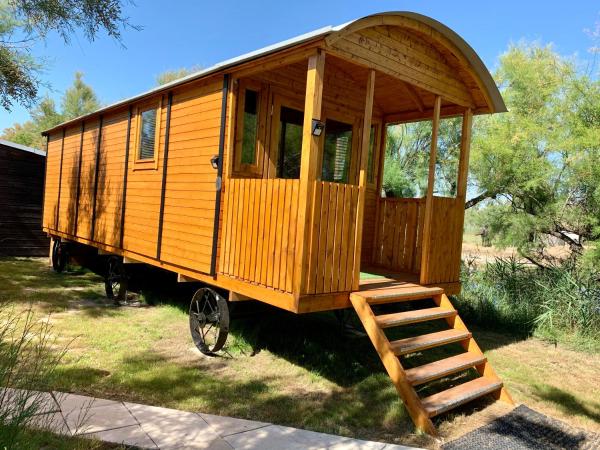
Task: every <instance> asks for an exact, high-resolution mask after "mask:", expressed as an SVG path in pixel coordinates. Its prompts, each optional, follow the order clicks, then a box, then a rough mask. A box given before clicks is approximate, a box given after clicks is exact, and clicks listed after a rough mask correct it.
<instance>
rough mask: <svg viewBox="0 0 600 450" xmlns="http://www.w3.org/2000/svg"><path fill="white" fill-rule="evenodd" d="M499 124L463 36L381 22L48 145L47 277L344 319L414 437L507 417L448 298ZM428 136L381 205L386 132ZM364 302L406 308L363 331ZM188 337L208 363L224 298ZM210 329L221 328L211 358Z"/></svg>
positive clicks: (244, 59)
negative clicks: (473, 142)
mask: <svg viewBox="0 0 600 450" xmlns="http://www.w3.org/2000/svg"><path fill="white" fill-rule="evenodd" d="M503 111H505V106H504V103H503V101H502V98H501V96H500V94H499V92H498V90H497V88H496V86H495V84H494V82H493V80H492V78H491V76H490V74H489V72H488V71H487V69H486V68H485V66H484V65H483V63H482V62H481V60H480V59H479V58H478V57H477V55H476V54H475V52H474V51H473V50H472V49H471V48H470V47H469V46H468V44H467V43H466V42H464V41H463V40H462V39H461V38H460V37H459V36H458V35H456V34H455V33H454V32H452V31H451V30H449V29H448V28H446V27H445V26H443V25H442V24H440V23H438V22H436V21H434V20H432V19H430V18H427V17H424V16H421V15H418V14H414V13H406V12H398V13H397V12H393V13H383V14H376V15H373V16H369V17H365V18H362V19H359V20H356V21H353V22H350V23H348V24H345V25H342V26H339V27H328V28H324V29H321V30H317V31H315V32H313V33H309V34H306V35H303V36H300V37H298V38H295V39H292V40H289V41H286V42H282V43H280V44H277V45H274V46H271V47H267V48H265V49H262V50H259V51H257V52H253V53H250V54H247V55H244V56H241V57H239V58H235V59H233V60H229V61H225V62H224V63H221V64H218V65H216V66H214V67H212V68H209V69H206V70H203V71H201V72H198V73H195V74H192V75H190V76H187V77H185V78H182V79H180V80H177V81H174V82H172V83H170V84H167V85H164V86H160V87H158V88H156V89H154V90H151V91H149V92H146V93H144V94H141V95H139V96H136V97H134V98H131V99H128V100H125V101H122V102H119V103H117V104H114V105H111V106H108V107H105V108H103V109H101V110H100V111H97V112H95V113H93V114H90V115H88V116H84V117H80V118H78V119H75V120H71V121H69V122H66V123H63V124H61V125H59V126H57V127H55V128H53V129H51V130H48V131H47V132H46V133H45V134H46V136H47V138H48V164H47V175H46V185H45V202H44V215H43V227H44V230H45V231H46V232H47V233H48V234H49V235H50V236H52V237H53V238H54V241H55V244H54V254H53V255H54V262H55V267H57V269H60V268H61V267H62V266H63V265H64V260H65V258H64V256H65V254H66V253H65V250H66V247H65V245H66V244H67V243H79V244H85V245H88V246H93V247H96V248H97V249H99V251H101V252H103V253H109V254H112V255H116V256H117V258H112V259H111V260H110V261H111V262H110V270H109V273H108V278H107V292H108V293H109V294H112V295H115V296H118V295H122V292H121V291H122V290H123V289H122V286H120V285H119V283H120V282H122V281H123V280H124V279H125V278H124V277H123V276H122V274H123V270H124V269H123V267H122V265H121V261H125V262H129V261H136V262H143V263H147V264H152V265H154V266H158V267H162V268H164V269H167V270H170V271H173V272H176V273H178V274H179V277H180V280H181V281H186V280H196V281H202V282H205V283H206V284H207V285H209V286H212V287H217V288H220V289H224V290H227V291H229V292H230V293H231V295H230V300H231V301H234V300H238V299H243V298H252V299H257V300H260V301H263V302H266V303H270V304H272V305H275V306H277V307H280V308H283V309H286V310H288V311H292V312H295V313H305V312H312V311H323V310H333V309H340V308H348V307H353V308H354V309H355V310H356V312H357V313H358V316H359V317H360V319H361V321H362V323H363V324H364V327H365V329H366V331H367V333H368V335H369V337H370V338H371V340H372V341H373V345H374V346H375V348H376V350H377V352H378V353H379V355H380V356H381V359H382V361H383V363H384V365H385V368H386V369H387V371H388V373H389V374H390V377H391V378H392V381H393V382H394V384H395V385H396V387H397V389H398V392H399V393H400V395H401V396H402V398H403V400H404V402H405V404H406V407H407V409H408V410H409V412H410V414H411V416H412V417H413V419H414V421H415V423H416V424H417V426H418V427H419V428H421V429H423V430H425V431H427V432H429V433H435V429H434V426H433V424H432V421H431V417H433V416H435V415H437V414H440V413H442V412H445V411H447V410H449V409H451V408H453V407H455V406H457V405H459V404H462V403H465V402H467V401H469V400H472V399H474V398H477V397H480V396H482V395H485V394H489V393H493V394H494V395H496V397H498V398H502V399H504V400H506V401H509V402H510V401H511V400H510V397H509V395H508V393H507V392H506V390H505V388H503V386H502V382H501V381H500V380H499V379H498V377H497V376H496V375H495V373H494V372H493V370H492V368H491V367H490V365H489V363H488V362H487V361H486V359H485V357H484V356H483V355H482V353H481V351H480V350H479V348H478V347H477V344H476V343H475V342H474V340H473V338H472V336H471V334H470V333H469V332H468V330H467V329H466V327H465V325H464V323H463V322H462V321H461V320H460V318H459V317H458V315H457V312H456V310H455V309H454V308H453V306H452V304H451V303H450V301H449V299H448V297H447V295H450V294H456V293H458V292H459V290H460V281H459V271H460V256H461V242H462V232H463V218H464V203H465V196H466V183H467V172H468V160H469V145H470V134H471V124H472V118H473V115H474V114H491V113H496V112H503ZM448 117H462V121H463V124H462V140H461V144H460V147H461V148H460V157H459V161H458V170H457V173H456V190H455V191H456V193H455V195H454V196H453V197H441V196H438V195H436V193H435V192H434V185H435V173H436V170H435V167H436V151H437V143H438V129H439V124H440V121H441V120H443V119H444V118H448ZM424 120H427V121H431V126H432V139H431V145H430V155H429V161H430V164H429V176H428V185H427V186H428V187H427V190H426V192H425V195H424V196H423V197H422V198H410V199H399V198H383V197H382V196H381V186H382V178H383V163H384V151H385V141H386V129H387V126H388V125H389V124H397V123H403V122H414V121H424ZM71 245H72V244H71ZM361 271H362V272H367V273H369V274H372V275H363V276H362V277H361ZM377 276H378V277H377ZM115 289H119V291H115ZM119 293H120V294H119ZM426 299H429V300H428V301H430V302H431V301H433V303H432V304H431V307H426V308H424V307H423V305H425V304H426V303H424V302H425V301H426ZM409 301H410V302H409ZM375 304H377V305H384V306H389V304H394V305H397V304H401V305H403V308H404V309H403V310H402V311H400V312H395V313H392V314H384V315H375V312H378V310H377V308H375V309H372V305H375ZM407 305H410V307H407ZM379 308H380V309H381V307H379ZM190 320H191V323H192V335H193V336H194V340H195V342H196V344H197V345H198V346H199V347H200V348H201V350H203V351H214V350H215V349H218V348H219V347H220V346H222V344H223V342H224V337H223V336H226V329H227V326H228V314H227V303H226V302H225V300H224V299H223V298H221V296H219V295H218V294H216V293H215V292H214V291H213V290H212V289H210V288H205V289H202V290H200V291H199V292H198V293H197V295H196V296H194V299H193V301H192V306H191V315H190ZM439 320H441V321H443V322H444V323H446V324H447V327H446V328H447V329H446V330H442V331H438V332H435V333H428V334H425V335H420V336H416V337H410V338H405V339H401V340H390V339H388V337H387V335H386V333H385V332H384V329H388V328H391V327H398V326H402V327H404V326H406V325H407V324H411V323H417V322H425V321H439ZM208 329H210V330H215V329H216V330H219V331H218V332H217V333H216V334H215V339H214V341H213V342H212V343H209V342H208V340H207V339H208V338H207V334H206V331H207V330H208ZM449 343H459V344H461V345H462V349H463V352H462V353H460V354H458V355H455V356H452V357H448V358H444V359H442V360H439V361H436V362H430V363H427V364H425V365H422V366H420V367H416V368H411V369H407V368H406V367H405V365H404V362H403V359H402V358H403V355H406V354H412V353H415V352H421V351H424V350H426V349H430V348H433V347H439V346H442V345H446V344H449ZM469 368H475V369H476V371H477V373H478V374H479V377H476V378H475V379H473V380H471V381H468V382H467V383H464V384H461V385H459V386H456V387H453V388H451V389H449V390H445V391H442V392H440V393H436V394H433V395H431V396H428V397H426V398H421V397H419V395H418V394H417V391H416V390H415V387H414V386H417V385H421V384H423V383H426V382H429V381H431V380H435V379H438V378H442V377H446V376H448V375H449V374H454V373H457V372H461V371H465V370H467V369H469Z"/></svg>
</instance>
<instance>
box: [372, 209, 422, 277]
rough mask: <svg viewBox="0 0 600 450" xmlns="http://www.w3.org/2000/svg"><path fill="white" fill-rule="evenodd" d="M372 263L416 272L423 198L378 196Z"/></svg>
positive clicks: (397, 269)
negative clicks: (378, 204) (377, 214)
mask: <svg viewBox="0 0 600 450" xmlns="http://www.w3.org/2000/svg"><path fill="white" fill-rule="evenodd" d="M379 202H380V206H379V208H380V209H379V221H378V223H377V224H376V229H375V249H374V251H373V264H374V265H375V266H378V267H383V268H385V269H388V270H392V271H395V272H409V273H419V270H420V267H421V248H422V240H423V218H424V214H423V213H424V208H425V199H422V198H380V199H379Z"/></svg>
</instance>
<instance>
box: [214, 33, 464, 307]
mask: <svg viewBox="0 0 600 450" xmlns="http://www.w3.org/2000/svg"><path fill="white" fill-rule="evenodd" d="M402 39H412V40H413V41H417V40H418V39H416V38H414V37H413V38H409V37H408V36H403V37H402ZM432 55H433V54H431V55H429V58H434V57H433V56H432ZM363 56H364V55H363ZM357 61H358V60H357V59H356V58H351V57H349V56H348V55H347V54H346V53H344V51H342V50H340V49H339V48H336V47H335V46H331V47H328V48H316V49H312V50H311V51H306V53H303V54H302V55H298V56H293V55H290V56H288V57H285V58H281V59H279V60H278V61H276V62H273V64H272V65H270V64H263V65H261V66H259V67H249V68H244V69H243V70H241V71H240V72H238V73H235V74H233V77H232V81H231V94H230V102H229V116H228V117H230V121H229V127H228V146H227V147H228V148H229V153H228V154H227V159H226V165H225V168H226V172H225V173H224V189H223V190H224V205H223V220H222V223H221V232H220V236H221V237H220V252H219V253H220V257H219V268H218V274H219V276H221V277H226V278H227V279H234V280H236V281H239V282H242V283H247V284H250V285H252V286H256V287H260V288H265V289H267V290H270V291H271V292H277V293H282V294H286V295H290V296H292V297H293V299H294V301H293V303H294V305H295V306H294V307H292V308H289V307H286V308H288V309H292V310H294V311H296V312H308V311H313V310H323V309H335V308H340V307H348V306H350V303H349V294H350V293H351V292H355V291H360V290H363V289H367V288H369V285H372V284H373V283H376V282H374V281H373V280H361V278H360V274H361V272H370V273H373V274H383V275H385V276H386V277H385V278H384V279H385V280H386V281H385V282H387V283H412V287H413V288H415V289H418V288H419V286H442V287H443V288H444V289H446V291H447V292H449V293H451V294H452V293H456V292H458V291H459V290H460V282H459V271H460V251H461V243H462V229H463V218H464V200H465V196H466V176H467V165H468V152H469V144H470V131H471V122H472V116H473V112H474V107H475V106H476V104H475V103H473V101H472V98H470V97H469V98H470V99H468V98H467V97H468V96H465V95H466V94H464V92H463V93H462V94H460V95H459V94H458V93H457V92H458V91H461V92H462V90H461V89H462V88H456V86H455V87H454V88H448V90H447V92H445V94H447V95H441V93H440V92H439V89H440V88H439V86H440V85H438V84H436V83H432V85H434V88H432V89H431V90H428V89H427V84H426V83H420V82H418V81H415V83H414V84H412V83H410V82H409V81H407V80H406V79H405V78H404V77H403V76H402V74H401V73H400V72H393V71H392V70H389V69H388V68H386V67H384V66H381V65H378V64H372V63H370V62H369V61H368V60H366V59H365V60H360V61H358V62H359V63H357ZM437 64H438V66H439V67H438V68H441V67H442V58H440V59H439V60H438V61H437ZM440 70H441V69H440ZM442 72H444V74H445V75H444V76H449V75H448V72H449V69H448V68H446V69H444V70H442ZM446 81H448V80H446ZM449 83H450V84H452V83H454V84H456V78H453V79H452V80H451V81H450V82H449ZM436 86H437V88H436ZM448 117H462V119H463V124H462V136H461V139H460V152H459V156H458V161H457V165H456V166H457V170H456V174H455V175H456V190H455V195H454V196H452V197H448V196H446V197H442V196H439V195H436V192H435V172H436V163H437V160H436V151H437V145H438V130H439V126H440V122H441V121H442V120H443V119H444V118H448ZM420 120H423V121H428V122H430V123H431V141H430V145H429V148H428V149H427V151H428V160H429V165H428V170H429V173H428V175H427V183H426V186H427V187H426V192H424V193H423V195H422V196H421V197H418V198H398V197H394V198H390V197H384V196H382V183H383V170H384V160H385V152H386V131H387V129H388V126H390V125H392V124H399V123H405V122H414V121H420ZM378 283H383V282H382V281H378ZM371 287H372V286H371ZM406 287H407V288H408V287H409V284H406ZM267 290H265V291H262V292H264V295H265V296H266V295H268V292H269V291H267ZM266 301H268V300H266Z"/></svg>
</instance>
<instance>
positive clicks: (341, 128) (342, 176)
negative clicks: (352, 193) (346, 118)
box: [321, 119, 352, 183]
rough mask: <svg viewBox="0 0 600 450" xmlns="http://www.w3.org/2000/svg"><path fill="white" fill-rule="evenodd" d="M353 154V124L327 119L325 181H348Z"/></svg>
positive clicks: (323, 175)
mask: <svg viewBox="0 0 600 450" xmlns="http://www.w3.org/2000/svg"><path fill="white" fill-rule="evenodd" d="M351 155H352V125H350V124H347V123H343V122H338V121H336V120H330V119H327V121H326V122H325V144H324V148H323V172H322V174H321V179H322V180H323V181H334V182H337V183H347V182H348V175H349V172H350V157H351Z"/></svg>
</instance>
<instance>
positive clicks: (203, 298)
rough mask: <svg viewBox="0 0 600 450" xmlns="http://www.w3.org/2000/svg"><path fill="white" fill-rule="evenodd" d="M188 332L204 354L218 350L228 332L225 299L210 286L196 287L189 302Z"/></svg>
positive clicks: (227, 313)
mask: <svg viewBox="0 0 600 450" xmlns="http://www.w3.org/2000/svg"><path fill="white" fill-rule="evenodd" d="M190 332H191V333H192V339H193V340H194V344H196V347H198V350H200V351H201V352H202V353H204V354H205V355H212V354H214V353H215V352H218V351H219V350H221V349H222V348H223V345H225V341H226V340H227V334H228V333H229V308H228V307H227V301H226V300H225V299H224V298H223V297H221V296H220V295H219V294H217V293H216V292H215V291H214V290H212V289H210V288H202V289H198V290H197V291H196V293H195V294H194V296H193V297H192V302H191V303H190Z"/></svg>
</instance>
